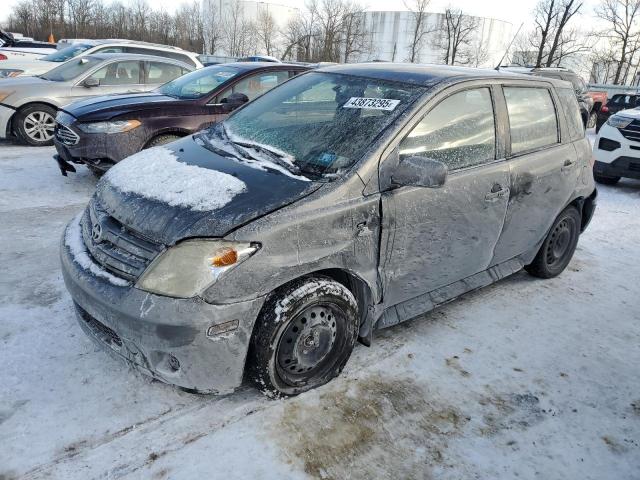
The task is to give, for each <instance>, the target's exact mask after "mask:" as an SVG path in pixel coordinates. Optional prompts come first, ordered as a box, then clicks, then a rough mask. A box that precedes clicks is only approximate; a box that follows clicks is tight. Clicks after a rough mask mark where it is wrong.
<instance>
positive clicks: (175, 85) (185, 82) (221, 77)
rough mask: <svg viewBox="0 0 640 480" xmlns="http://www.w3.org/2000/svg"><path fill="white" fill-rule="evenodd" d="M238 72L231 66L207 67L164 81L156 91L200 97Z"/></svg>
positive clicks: (187, 97)
mask: <svg viewBox="0 0 640 480" xmlns="http://www.w3.org/2000/svg"><path fill="white" fill-rule="evenodd" d="M238 73H240V71H239V70H238V69H237V68H233V67H222V66H216V67H207V68H203V69H200V70H196V71H194V72H191V73H188V74H186V75H183V76H182V77H179V78H176V79H175V80H172V81H170V82H169V83H165V84H164V85H163V86H161V87H160V88H158V90H157V91H158V92H159V93H162V94H163V95H169V96H170V97H176V98H182V99H193V98H201V97H204V96H205V95H207V94H209V93H211V92H212V91H213V90H215V89H216V88H218V87H219V86H220V85H222V84H223V83H225V82H226V81H227V80H230V79H231V78H233V77H235V76H236V75H237V74H238Z"/></svg>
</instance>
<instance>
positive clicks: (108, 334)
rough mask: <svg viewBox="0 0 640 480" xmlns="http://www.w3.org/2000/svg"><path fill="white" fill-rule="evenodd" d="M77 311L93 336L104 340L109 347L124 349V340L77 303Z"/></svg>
mask: <svg viewBox="0 0 640 480" xmlns="http://www.w3.org/2000/svg"><path fill="white" fill-rule="evenodd" d="M75 306H76V310H77V311H78V313H79V314H80V318H81V319H82V320H83V321H84V323H85V324H86V325H87V326H88V327H89V329H90V330H91V332H92V333H93V335H94V336H95V337H96V338H98V339H99V340H102V341H103V342H104V343H106V344H107V345H109V346H111V347H113V346H115V347H122V339H121V338H120V336H119V335H118V334H117V333H116V332H114V331H113V330H111V329H110V328H109V327H107V326H106V325H105V324H103V323H101V322H99V321H98V320H96V319H95V318H93V317H92V316H91V315H89V313H88V312H87V311H86V310H84V309H83V308H82V307H81V306H80V305H78V304H77V303H76V304H75Z"/></svg>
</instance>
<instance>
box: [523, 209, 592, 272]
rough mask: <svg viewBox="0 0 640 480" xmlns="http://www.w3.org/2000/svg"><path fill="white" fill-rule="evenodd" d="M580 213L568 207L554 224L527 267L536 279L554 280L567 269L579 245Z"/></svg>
mask: <svg viewBox="0 0 640 480" xmlns="http://www.w3.org/2000/svg"><path fill="white" fill-rule="evenodd" d="M580 224H581V217H580V213H579V212H578V210H577V209H576V208H575V207H567V208H566V209H565V210H564V211H563V212H562V213H561V214H560V215H558V218H556V221H555V222H554V223H553V226H552V227H551V230H549V233H548V234H547V238H545V239H544V242H542V246H541V247H540V250H539V251H538V254H537V255H536V258H534V260H533V262H532V263H531V264H529V265H527V266H526V267H525V269H526V270H527V272H529V273H530V274H531V275H533V276H534V277H540V278H552V277H555V276H557V275H560V274H561V273H562V271H563V270H564V269H565V268H567V265H569V262H570V261H571V258H572V257H573V253H574V252H575V251H576V246H577V245H578V237H579V236H580Z"/></svg>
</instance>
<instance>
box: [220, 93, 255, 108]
mask: <svg viewBox="0 0 640 480" xmlns="http://www.w3.org/2000/svg"><path fill="white" fill-rule="evenodd" d="M248 101H249V97H247V96H246V95H245V94H244V93H240V92H236V93H232V94H231V95H229V96H228V97H225V98H223V99H222V100H220V103H221V104H222V109H223V110H224V111H225V112H232V111H234V110H235V109H236V108H238V107H241V106H242V105H244V104H245V103H247V102H248Z"/></svg>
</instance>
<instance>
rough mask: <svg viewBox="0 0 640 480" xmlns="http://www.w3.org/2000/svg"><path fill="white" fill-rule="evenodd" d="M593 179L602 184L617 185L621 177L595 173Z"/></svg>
mask: <svg viewBox="0 0 640 480" xmlns="http://www.w3.org/2000/svg"><path fill="white" fill-rule="evenodd" d="M593 179H594V180H595V181H596V182H598V183H600V184H602V185H615V184H616V183H618V182H619V181H620V177H605V176H603V175H598V174H597V173H594V174H593Z"/></svg>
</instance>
